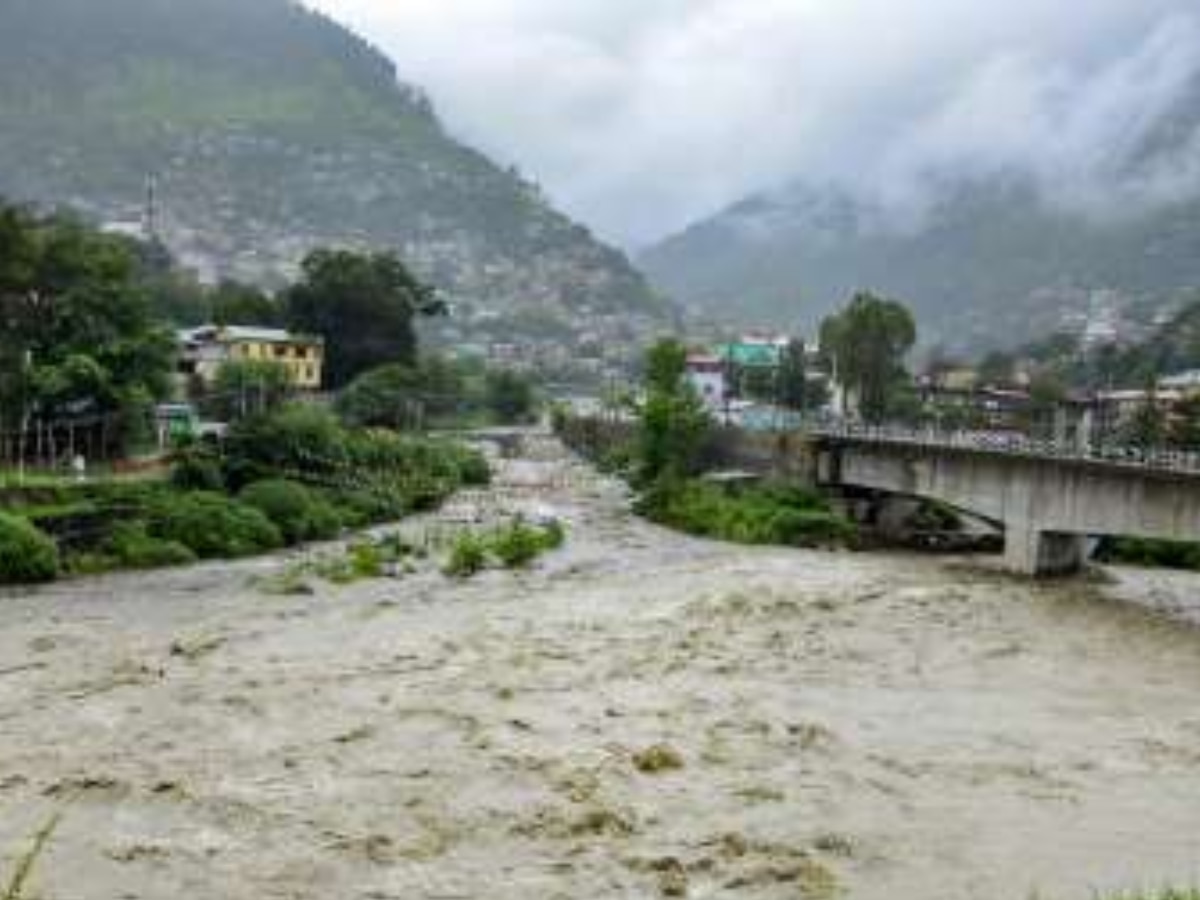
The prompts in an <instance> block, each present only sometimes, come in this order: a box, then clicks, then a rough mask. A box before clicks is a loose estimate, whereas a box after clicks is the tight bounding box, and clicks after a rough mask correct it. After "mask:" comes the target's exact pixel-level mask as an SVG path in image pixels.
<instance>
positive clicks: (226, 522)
mask: <svg viewBox="0 0 1200 900" xmlns="http://www.w3.org/2000/svg"><path fill="white" fill-rule="evenodd" d="M149 533H150V535H151V536H153V537H156V538H159V539H161V540H164V541H175V542H177V543H180V544H182V545H184V546H185V547H187V548H188V549H190V550H191V551H192V552H193V553H195V554H196V555H197V556H198V557H200V558H201V559H238V558H241V557H245V556H254V555H255V554H258V553H265V552H267V551H270V550H275V549H278V548H279V547H281V546H283V535H282V534H280V532H279V529H278V528H277V527H275V525H274V524H273V523H272V522H271V520H270V519H268V518H267V517H266V516H264V515H263V514H262V513H261V512H259V511H258V510H257V509H255V508H254V507H252V506H247V505H246V504H244V503H238V502H237V501H236V500H231V499H229V498H228V497H225V496H223V495H221V494H214V493H208V492H197V493H191V494H180V495H179V496H177V497H172V498H170V499H168V500H166V501H165V502H162V503H160V504H158V505H157V506H156V508H155V509H154V510H152V511H151V514H150V519H149Z"/></svg>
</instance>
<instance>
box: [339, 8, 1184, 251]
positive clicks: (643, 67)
mask: <svg viewBox="0 0 1200 900" xmlns="http://www.w3.org/2000/svg"><path fill="white" fill-rule="evenodd" d="M315 5H317V6H319V7H321V8H322V9H324V10H325V11H327V12H329V13H331V14H333V15H334V16H335V17H337V18H340V19H342V20H343V21H346V22H347V23H349V24H351V25H352V26H354V27H355V28H356V29H357V30H359V31H361V32H362V33H364V34H365V35H366V36H368V37H369V38H371V39H372V40H373V41H375V43H377V44H378V45H380V46H381V47H382V48H383V49H384V50H386V51H387V52H388V53H389V54H390V55H392V56H393V57H394V58H395V60H396V63H397V65H398V67H399V69H400V72H401V74H402V77H404V78H406V79H408V80H410V81H413V82H415V83H418V84H420V85H422V86H423V87H424V88H426V89H427V90H428V91H429V92H430V93H431V95H432V96H433V98H434V100H435V102H436V103H437V105H438V107H439V109H440V111H441V113H442V115H443V118H444V119H445V120H446V122H447V123H448V125H449V126H450V128H451V130H452V131H454V132H455V133H456V134H458V135H460V136H461V137H463V138H464V139H466V140H468V141H470V142H471V143H473V144H476V145H478V146H480V147H481V148H482V149H484V150H486V151H488V152H489V153H491V154H492V155H493V156H494V157H496V158H498V159H499V160H500V161H501V162H504V163H515V164H517V165H519V166H520V167H521V168H522V169H523V170H524V171H525V172H526V173H527V174H529V175H530V176H532V177H534V178H536V179H537V180H539V181H540V182H541V183H542V184H543V185H544V186H545V187H546V189H547V190H548V191H549V193H550V194H551V196H553V197H554V198H555V199H556V200H557V201H558V202H559V203H560V204H561V205H562V206H563V207H565V208H566V209H567V210H568V211H569V212H571V213H573V214H574V215H576V216H577V217H579V218H580V219H582V220H583V221H585V222H587V223H589V224H591V225H593V226H594V227H596V228H597V229H598V230H599V231H600V232H601V233H603V234H605V235H606V236H608V237H610V238H614V239H616V240H619V241H622V242H624V243H626V244H629V245H638V244H642V243H645V242H648V241H650V240H653V239H655V238H657V237H660V236H663V235H664V234H666V233H669V232H671V231H674V230H676V229H678V228H680V227H682V226H684V225H686V224H687V223H689V222H690V221H693V220H695V219H697V218H700V217H703V216H705V215H708V214H710V213H711V212H713V211H715V210H717V209H719V208H721V207H723V206H725V205H727V204H729V203H732V202H734V201H736V200H738V199H740V198H742V197H744V196H745V195H747V194H749V193H753V192H755V191H759V190H762V189H766V188H770V187H772V186H775V185H779V184H785V183H788V182H790V181H795V180H805V181H813V182H819V183H835V184H838V185H840V186H843V187H845V188H847V189H849V190H851V191H853V192H857V193H861V194H865V195H868V196H871V197H873V198H874V199H876V200H878V201H880V202H882V203H884V204H885V205H892V206H895V207H897V208H908V207H912V208H919V207H920V206H921V205H922V204H926V203H928V201H929V199H930V197H931V185H934V184H936V183H938V182H939V181H940V180H942V179H943V178H944V177H945V175H946V173H952V174H954V175H966V176H972V175H976V176H986V175H992V174H996V173H1021V174H1027V175H1031V176H1033V177H1035V178H1036V179H1037V180H1038V181H1039V182H1040V183H1041V184H1042V185H1043V186H1044V187H1045V188H1046V190H1047V194H1048V196H1049V198H1050V199H1051V200H1052V201H1053V202H1055V203H1058V204H1061V205H1062V206H1064V207H1067V208H1071V209H1075V210H1082V211H1085V212H1088V213H1089V214H1095V215H1108V214H1113V213H1115V212H1117V211H1120V210H1128V209H1130V208H1133V207H1137V206H1139V205H1144V204H1146V203H1157V202H1166V201H1169V200H1171V199H1174V198H1176V197H1178V196H1180V195H1181V194H1182V193H1189V192H1197V191H1200V135H1198V132H1197V127H1198V126H1200V13H1197V12H1196V11H1195V7H1194V0H1186V2H1185V0H1089V3H1087V4H1086V5H1082V6H1081V5H1080V4H1065V3H1057V4H1051V3H1046V2H1045V0H1010V2H1008V3H1005V4H989V5H987V6H986V7H985V6H982V5H980V4H966V3H963V2H962V0H907V2H897V0H838V2H836V3H832V2H829V0H573V2H570V3H565V2H563V0H401V2H396V0H317V2H316V3H315ZM1189 92H1191V94H1192V95H1194V96H1195V98H1196V99H1195V104H1194V109H1195V111H1196V114H1195V115H1194V116H1193V118H1191V119H1190V120H1174V119H1173V118H1172V117H1173V116H1175V114H1176V112H1177V110H1178V108H1179V104H1180V102H1181V100H1182V99H1183V98H1184V97H1186V96H1189ZM1172 123H1173V124H1172ZM1149 149H1152V150H1153V152H1148V150H1149ZM1135 157H1136V158H1140V159H1142V160H1143V163H1142V164H1141V165H1138V166H1132V165H1131V160H1132V159H1134V158H1135Z"/></svg>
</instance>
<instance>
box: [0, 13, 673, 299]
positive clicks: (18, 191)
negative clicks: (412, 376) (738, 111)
mask: <svg viewBox="0 0 1200 900" xmlns="http://www.w3.org/2000/svg"><path fill="white" fill-rule="evenodd" d="M482 89H486V86H481V90H482ZM148 183H153V185H154V190H155V201H154V207H153V208H154V210H155V219H154V224H155V228H156V230H157V232H158V234H159V235H160V236H161V237H162V238H163V239H164V241H165V242H166V244H167V245H168V246H169V247H170V248H171V250H172V251H173V252H174V253H175V254H176V256H177V257H179V258H180V259H181V261H182V262H183V263H184V264H186V265H189V266H191V267H193V268H195V269H197V270H198V271H199V272H201V273H202V274H204V275H206V276H209V277H228V276H234V277H239V278H242V279H248V280H255V281H259V282H268V283H278V282H280V281H282V280H283V278H284V277H286V276H288V275H290V274H294V270H295V266H296V264H297V263H298V261H299V260H300V258H301V257H302V256H303V255H304V252H305V251H306V250H308V249H310V248H312V247H314V246H318V245H350V246H359V247H366V246H374V247H386V248H391V249H394V250H397V251H399V252H400V254H401V256H402V257H403V258H404V259H405V260H406V261H408V262H409V263H410V264H411V265H412V266H413V267H414V269H415V270H416V271H417V272H418V273H420V274H421V275H422V276H423V277H425V278H426V279H428V280H431V281H433V282H434V283H435V284H437V285H438V286H439V287H441V288H442V289H443V290H444V291H445V292H446V296H447V299H449V300H451V301H452V302H456V303H465V304H468V305H476V306H478V307H480V308H486V309H489V310H498V311H504V312H508V311H510V310H511V309H512V308H514V307H516V308H521V309H532V310H535V311H537V312H539V313H543V314H546V315H548V316H552V317H553V316H558V317H559V318H566V319H570V317H571V316H572V315H573V314H574V313H575V312H577V311H578V310H579V309H580V308H584V307H587V308H592V309H595V310H599V311H610V312H616V311H623V312H627V311H630V310H646V309H648V308H650V307H652V306H653V305H654V301H653V298H652V295H651V293H650V291H649V290H648V288H647V286H646V284H645V282H644V280H643V279H642V278H641V276H640V275H638V274H637V272H636V271H635V270H634V269H633V268H632V267H631V266H630V265H629V263H628V261H627V260H626V259H625V257H624V256H623V255H622V254H621V253H619V252H617V251H615V250H613V249H611V248H608V247H606V246H604V245H602V244H601V243H599V242H598V241H596V240H594V239H593V238H592V237H591V235H590V234H589V233H588V232H587V231H586V230H584V229H583V228H581V227H579V226H577V225H575V224H573V223H572V222H570V221H569V220H567V219H566V218H565V217H563V216H562V215H560V214H558V213H557V212H555V211H554V210H553V209H552V208H551V207H550V205H549V204H548V203H547V202H546V201H545V199H544V198H543V197H542V195H541V193H540V192H539V190H538V188H537V187H536V186H534V185H532V184H530V183H528V182H526V181H525V180H523V179H521V178H520V177H519V176H518V175H517V174H515V173H513V172H509V171H505V170H503V169H501V168H499V167H497V166H496V165H494V164H493V163H491V162H490V161H489V160H488V159H486V158H485V157H483V156H482V155H480V154H479V153H477V152H475V151H473V150H471V149H470V148H468V147H465V146H463V145H462V144H460V143H458V142H456V141H455V140H453V139H452V138H451V137H449V136H448V135H447V133H446V131H445V129H444V128H443V127H442V125H441V124H440V123H439V121H438V119H437V117H436V115H435V113H434V111H433V109H432V107H431V104H430V103H429V101H428V99H427V98H426V97H425V96H424V95H423V94H422V92H421V91H420V90H419V89H417V88H415V87H411V86H408V85H406V84H404V83H403V82H402V81H399V80H397V77H396V72H395V70H394V68H393V65H392V63H391V62H389V61H388V60H387V59H386V58H385V57H384V56H382V55H381V54H380V53H378V52H377V51H376V50H375V49H373V48H372V47H371V46H370V45H368V44H367V43H366V42H364V41H363V40H361V39H359V38H357V37H356V36H354V35H353V34H351V33H350V32H348V31H347V30H345V29H343V28H342V27H340V26H338V25H337V24H335V23H333V22H331V21H329V20H328V19H326V18H324V17H322V16H320V15H318V14H316V13H313V12H310V11H307V10H305V9H304V8H302V7H300V6H299V5H297V4H295V3H292V2H288V0H103V2H97V0H4V2H3V3H0V194H3V195H7V196H8V197H10V198H11V199H14V200H19V201H24V202H28V201H33V202H37V203H39V204H45V205H53V206H59V205H66V206H69V207H71V208H74V209H76V210H79V211H82V212H83V213H84V214H85V215H87V216H89V217H91V218H93V219H95V220H98V221H101V222H108V223H114V222H124V223H132V222H138V221H140V220H141V219H142V218H143V216H144V210H145V209H146V208H147V203H146V194H147V185H148Z"/></svg>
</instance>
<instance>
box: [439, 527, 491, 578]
mask: <svg viewBox="0 0 1200 900" xmlns="http://www.w3.org/2000/svg"><path fill="white" fill-rule="evenodd" d="M487 561H488V547H487V543H486V541H484V539H483V538H481V537H479V536H478V535H474V534H469V533H464V534H460V535H459V536H458V537H457V538H456V539H455V541H454V546H453V547H451V549H450V559H449V561H448V562H447V563H446V569H445V572H446V574H447V575H450V576H452V577H454V578H470V577H471V576H472V575H477V574H478V573H480V572H482V571H483V570H484V569H485V568H487Z"/></svg>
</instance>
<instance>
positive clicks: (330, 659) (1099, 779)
mask: <svg viewBox="0 0 1200 900" xmlns="http://www.w3.org/2000/svg"><path fill="white" fill-rule="evenodd" d="M548 510H549V511H552V512H554V513H555V514H556V515H558V516H560V517H561V518H562V519H564V520H565V521H566V523H567V525H568V534H569V540H568V543H567V546H566V548H565V549H563V550H561V551H559V552H557V553H554V554H551V555H550V556H547V557H546V558H545V559H544V560H543V561H542V562H541V564H540V565H539V566H538V568H536V569H535V570H533V571H530V572H527V573H509V572H486V573H483V574H481V575H480V576H478V577H477V578H475V579H472V580H470V581H467V582H461V581H457V580H455V579H448V578H446V577H445V576H443V575H442V574H441V573H440V572H439V571H437V568H436V567H435V566H432V565H431V566H428V567H424V568H419V569H418V570H416V571H414V572H413V573H412V574H408V575H405V576H404V577H402V578H400V579H398V580H396V579H375V580H369V581H363V582H359V583H356V584H353V585H349V586H345V587H337V586H334V585H330V584H327V583H316V584H314V586H313V589H314V591H315V592H314V593H313V594H310V595H302V596H292V595H288V596H280V595H278V594H273V593H271V592H268V591H264V590H263V588H262V585H263V583H264V582H266V581H269V580H270V578H271V577H272V576H275V575H278V574H279V573H281V572H285V571H287V570H288V569H289V568H290V567H293V566H295V564H296V562H297V561H300V560H302V559H304V558H305V557H304V555H303V554H295V553H293V554H289V555H283V556H279V557H272V558H267V559H259V560H251V561H247V562H243V563H236V564H214V565H208V566H200V567H195V568H191V569H184V570H174V571H168V572H162V573H155V574H153V575H117V576H111V577H107V578H103V579H96V580H90V581H84V582H77V583H65V584H60V585H55V586H52V587H49V588H46V589H43V590H40V591H38V592H35V593H25V594H14V593H11V592H9V593H8V594H6V595H5V597H4V599H3V600H0V622H2V623H3V624H2V627H0V660H3V663H2V664H0V871H4V869H5V868H7V864H8V863H9V861H10V860H11V859H12V856H13V855H14V854H15V853H16V852H17V851H18V850H19V849H20V848H21V845H22V842H23V841H25V840H26V839H27V838H28V836H29V835H31V834H32V833H33V832H34V831H35V830H36V829H37V828H38V826H40V825H41V824H42V823H43V822H44V821H45V820H46V818H48V817H49V816H50V815H52V814H53V813H55V812H56V811H60V810H61V811H62V812H63V816H64V817H63V821H62V823H61V825H60V827H59V830H58V831H57V832H56V833H55V835H54V838H53V840H52V842H51V844H50V846H49V847H48V849H47V852H46V855H45V856H44V857H43V859H42V860H41V864H40V867H39V870H38V874H37V879H36V883H37V887H38V892H39V893H40V895H42V896H44V897H46V898H47V900H53V898H56V897H64V898H65V897H70V898H78V900H92V898H95V900H100V898H104V900H108V898H112V897H118V896H127V897H139V898H166V897H171V896H220V897H223V898H230V900H241V898H245V900H251V898H254V900H261V898H275V897H278V898H284V897H288V898H292V897H348V898H359V897H361V898H368V897H369V898H393V897H394V898H404V900H411V898H430V900H432V898H446V897H464V898H466V897H470V898H475V897H486V898H513V900H517V898H521V900H527V898H551V897H561V896H570V897H601V896H604V897H611V896H629V897H651V896H658V895H663V894H666V895H672V896H683V895H684V894H686V895H688V896H693V897H737V898H739V900H740V898H781V900H782V898H796V897H801V898H804V897H825V896H830V897H831V896H836V895H838V894H839V892H840V893H841V895H843V896H850V897H854V898H866V900H895V898H898V897H919V898H922V900H962V898H965V897H970V898H980V900H993V898H994V900H1011V898H1014V897H1017V898H1023V897H1026V896H1030V895H1031V892H1034V891H1038V892H1040V895H1041V896H1045V897H1054V898H1061V900H1092V898H1093V897H1094V896H1096V895H1097V893H1099V894H1100V895H1103V894H1106V893H1109V892H1114V891H1117V890H1125V889H1135V888H1142V887H1157V886H1159V885H1161V884H1164V883H1175V884H1185V885H1186V884H1192V883H1196V882H1200V804H1197V803H1196V802H1195V799H1196V797H1198V796H1200V751H1197V749H1196V748H1197V746H1200V707H1198V706H1197V703H1196V698H1197V697H1198V696H1200V632H1197V631H1196V630H1193V629H1190V628H1187V627H1183V626H1181V625H1179V624H1177V623H1176V622H1174V621H1172V620H1169V619H1167V618H1166V617H1163V616H1161V615H1158V614H1155V613H1153V612H1150V611H1147V610H1146V609H1144V608H1140V607H1139V606H1135V605H1132V604H1131V603H1127V602H1121V600H1120V598H1124V599H1125V600H1130V601H1136V602H1138V603H1147V604H1150V605H1153V606H1156V607H1160V608H1173V609H1174V611H1175V612H1177V613H1188V612H1194V611H1195V609H1194V603H1193V602H1189V599H1188V598H1195V597H1197V596H1200V579H1198V578H1197V577H1196V576H1189V575H1180V574H1178V573H1142V572H1135V571H1132V570H1119V571H1117V572H1116V573H1115V575H1114V576H1113V577H1114V578H1115V583H1114V584H1112V585H1106V584H1103V583H1096V582H1095V581H1077V582H1068V583H1062V584H1031V583H1028V582H1024V581H1021V580H1018V579H1014V578H1010V577H1007V576H1004V575H1001V574H998V573H994V572H991V571H988V570H987V569H986V568H985V567H982V566H973V565H968V564H964V563H962V562H961V561H958V562H953V561H949V562H948V561H942V560H935V559H929V558H918V557H912V556H905V555H855V554H849V553H821V552H809V551H795V550H779V549H770V548H744V547H732V546H726V545H721V544H715V543H709V542H705V541H700V540H695V539H690V538H686V537H682V536H679V535H676V534H673V533H670V532H668V531H665V530H663V529H660V528H657V527H654V526H652V525H649V524H647V523H645V522H643V521H640V520H638V519H637V518H635V517H633V516H632V515H631V514H630V513H629V511H628V498H627V497H626V495H625V493H624V490H623V488H622V487H621V486H620V485H619V484H617V483H615V482H613V481H609V480H606V479H603V478H601V477H599V476H596V475H595V474H594V473H592V472H591V471H590V470H589V469H587V468H586V467H583V466H582V465H579V464H577V463H576V462H574V461H572V460H571V459H568V458H566V457H565V456H564V455H563V454H562V453H561V451H560V450H559V449H558V447H557V445H556V444H555V443H554V442H553V441H550V440H547V439H538V440H534V441H531V442H528V443H527V446H526V447H525V451H524V453H523V454H522V458H520V459H517V460H510V461H508V462H506V463H504V464H503V465H502V466H501V468H500V471H499V473H498V476H497V479H496V484H495V485H494V486H493V487H492V488H490V489H488V490H485V491H479V492H476V493H474V494H469V495H464V496H462V497H460V498H459V499H458V500H457V501H456V502H454V503H452V504H450V505H449V506H448V507H447V509H446V510H444V511H443V512H442V513H440V514H438V515H436V516H431V517H425V518H421V519H417V520H414V521H412V522H410V523H407V524H406V525H405V526H404V527H405V528H409V529H412V530H413V534H417V533H420V532H422V531H427V530H429V529H435V530H436V529H438V528H443V527H444V528H451V527H453V525H454V523H455V522H457V521H461V520H464V519H468V520H471V521H476V520H483V521H488V520H490V519H492V518H500V517H503V516H504V515H505V514H507V513H510V512H520V511H524V512H528V513H534V512H546V511H548Z"/></svg>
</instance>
